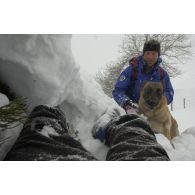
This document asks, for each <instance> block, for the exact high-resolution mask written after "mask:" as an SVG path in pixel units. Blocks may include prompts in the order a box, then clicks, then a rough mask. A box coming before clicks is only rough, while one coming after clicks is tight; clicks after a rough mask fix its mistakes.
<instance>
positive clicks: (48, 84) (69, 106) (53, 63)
mask: <svg viewBox="0 0 195 195" xmlns="http://www.w3.org/2000/svg"><path fill="white" fill-rule="evenodd" d="M0 42H1V44H0V63H1V66H0V78H1V79H2V80H4V81H6V82H7V83H8V84H9V86H10V87H11V88H12V89H13V90H14V91H15V92H16V93H17V94H18V95H22V96H24V97H27V98H28V100H29V104H30V106H31V108H33V107H34V106H35V105H38V104H49V105H60V107H61V109H62V110H63V111H64V112H65V113H66V116H67V118H68V121H69V122H70V124H71V128H72V129H74V130H77V131H78V132H79V137H80V140H81V142H82V144H83V145H84V147H85V148H86V149H88V150H89V151H90V152H92V153H93V154H94V155H95V156H96V157H97V158H99V159H100V160H104V159H105V156H106V152H107V150H108V148H107V147H106V146H104V145H103V144H102V143H101V142H99V141H98V140H94V139H93V138H92V135H91V129H92V127H93V125H94V122H97V121H98V120H99V122H100V123H103V124H105V123H106V122H107V121H109V118H110V115H112V111H113V110H114V109H118V110H119V112H120V113H121V114H124V111H123V110H122V109H121V108H120V107H119V106H117V105H116V103H115V102H114V101H113V100H112V99H110V98H109V97H107V96H106V95H105V94H104V93H103V91H102V89H101V87H100V86H99V84H98V83H97V82H96V81H95V80H94V79H93V77H92V76H90V75H87V74H86V73H85V72H84V71H83V70H82V69H81V68H80V67H79V66H78V65H77V64H76V63H75V60H74V58H73V55H72V51H71V35H0ZM193 112H194V108H193V107H191V108H186V109H185V110H182V111H173V115H174V116H175V118H176V119H177V120H178V123H179V128H180V129H181V132H183V133H182V134H181V135H180V136H178V137H176V138H174V139H173V140H172V144H171V143H170V142H169V141H168V140H167V139H166V138H165V137H164V136H163V135H157V140H158V142H159V143H160V144H161V145H162V146H163V147H164V148H165V149H166V151H167V152H168V154H169V156H170V158H171V159H172V160H195V127H192V128H190V129H188V130H187V131H185V130H186V128H188V127H190V126H195V124H194V123H193V120H192V116H193ZM103 113H104V115H103V117H101V118H100V116H101V115H102V114H103ZM15 132H19V131H15ZM16 134H17V133H16ZM9 136H10V132H9ZM12 136H13V137H16V135H15V134H14V135H12ZM173 146H174V147H173Z"/></svg>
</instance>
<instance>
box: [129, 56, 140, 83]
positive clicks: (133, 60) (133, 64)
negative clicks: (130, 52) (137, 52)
mask: <svg viewBox="0 0 195 195" xmlns="http://www.w3.org/2000/svg"><path fill="white" fill-rule="evenodd" d="M129 65H130V66H131V67H132V73H131V80H133V81H135V80H137V76H138V65H137V60H136V57H133V58H131V59H130V60H129Z"/></svg>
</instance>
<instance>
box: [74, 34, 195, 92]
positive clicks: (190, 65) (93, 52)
mask: <svg viewBox="0 0 195 195" xmlns="http://www.w3.org/2000/svg"><path fill="white" fill-rule="evenodd" d="M122 38H123V35H121V34H98V35H92V34H76V35H73V37H72V51H73V55H74V57H75V60H76V62H77V63H78V64H79V65H80V66H81V68H82V69H84V70H85V71H86V72H88V73H89V74H91V75H95V74H96V73H97V72H98V70H100V69H101V68H104V66H105V65H106V64H108V63H109V62H112V61H115V60H116V59H117V58H118V57H119V56H120V53H119V49H120V48H119V45H120V44H121V42H122ZM191 38H192V45H193V52H194V53H195V35H191ZM194 62H195V56H193V57H192V58H191V59H190V60H189V61H187V62H186V63H185V64H181V65H179V68H180V69H181V70H182V72H183V74H182V75H181V76H179V77H178V78H174V79H172V83H173V87H174V88H175V89H180V88H194V83H195V71H193V70H195V68H194V66H195V63H194Z"/></svg>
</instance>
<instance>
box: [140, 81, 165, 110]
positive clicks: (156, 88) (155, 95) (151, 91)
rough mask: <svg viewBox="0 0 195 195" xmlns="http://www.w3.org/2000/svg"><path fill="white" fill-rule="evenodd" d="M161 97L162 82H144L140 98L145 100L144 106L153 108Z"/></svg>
mask: <svg viewBox="0 0 195 195" xmlns="http://www.w3.org/2000/svg"><path fill="white" fill-rule="evenodd" d="M162 97H163V84H162V83H161V82H150V81H148V82H146V83H144V85H143V87H142V89H141V98H143V100H144V102H145V106H147V107H148V108H149V109H151V110H152V109H154V108H155V107H156V106H157V105H158V104H159V103H160V101H161V99H162Z"/></svg>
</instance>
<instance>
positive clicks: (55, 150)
mask: <svg viewBox="0 0 195 195" xmlns="http://www.w3.org/2000/svg"><path fill="white" fill-rule="evenodd" d="M106 144H107V145H108V147H109V151H108V153H107V157H106V160H110V161H119V160H122V161H124V160H126V161H132V160H134V161H138V160H155V161H156V160H169V157H168V155H167V153H166V151H165V150H164V149H163V148H162V147H161V146H160V145H159V144H158V143H157V141H156V138H155V135H154V133H153V131H152V130H151V128H150V126H149V125H148V124H147V123H146V121H144V120H142V119H141V118H140V117H138V116H137V115H125V116H121V117H118V118H115V119H113V120H111V121H110V122H109V123H108V125H107V128H106ZM4 160H12V161H16V160H20V161H32V160H41V161H49V160H55V161H57V160H62V161H70V160H73V161H76V160H87V161H91V160H97V159H96V158H95V157H94V156H93V155H92V154H90V153H89V152H88V151H87V150H86V149H85V148H84V147H83V146H82V144H81V143H80V142H79V141H77V140H75V139H74V138H73V137H71V136H70V135H69V133H68V123H67V121H66V117H65V115H64V113H63V112H62V111H61V110H60V109H58V108H55V107H48V106H45V105H40V106H37V107H35V109H34V110H33V111H32V112H31V114H30V116H29V119H28V120H27V122H26V124H25V125H24V127H23V130H22V132H21V134H20V136H19V138H18V139H17V141H16V143H15V145H14V146H13V148H12V149H11V151H10V152H9V153H8V154H7V156H6V157H5V159H4Z"/></svg>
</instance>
